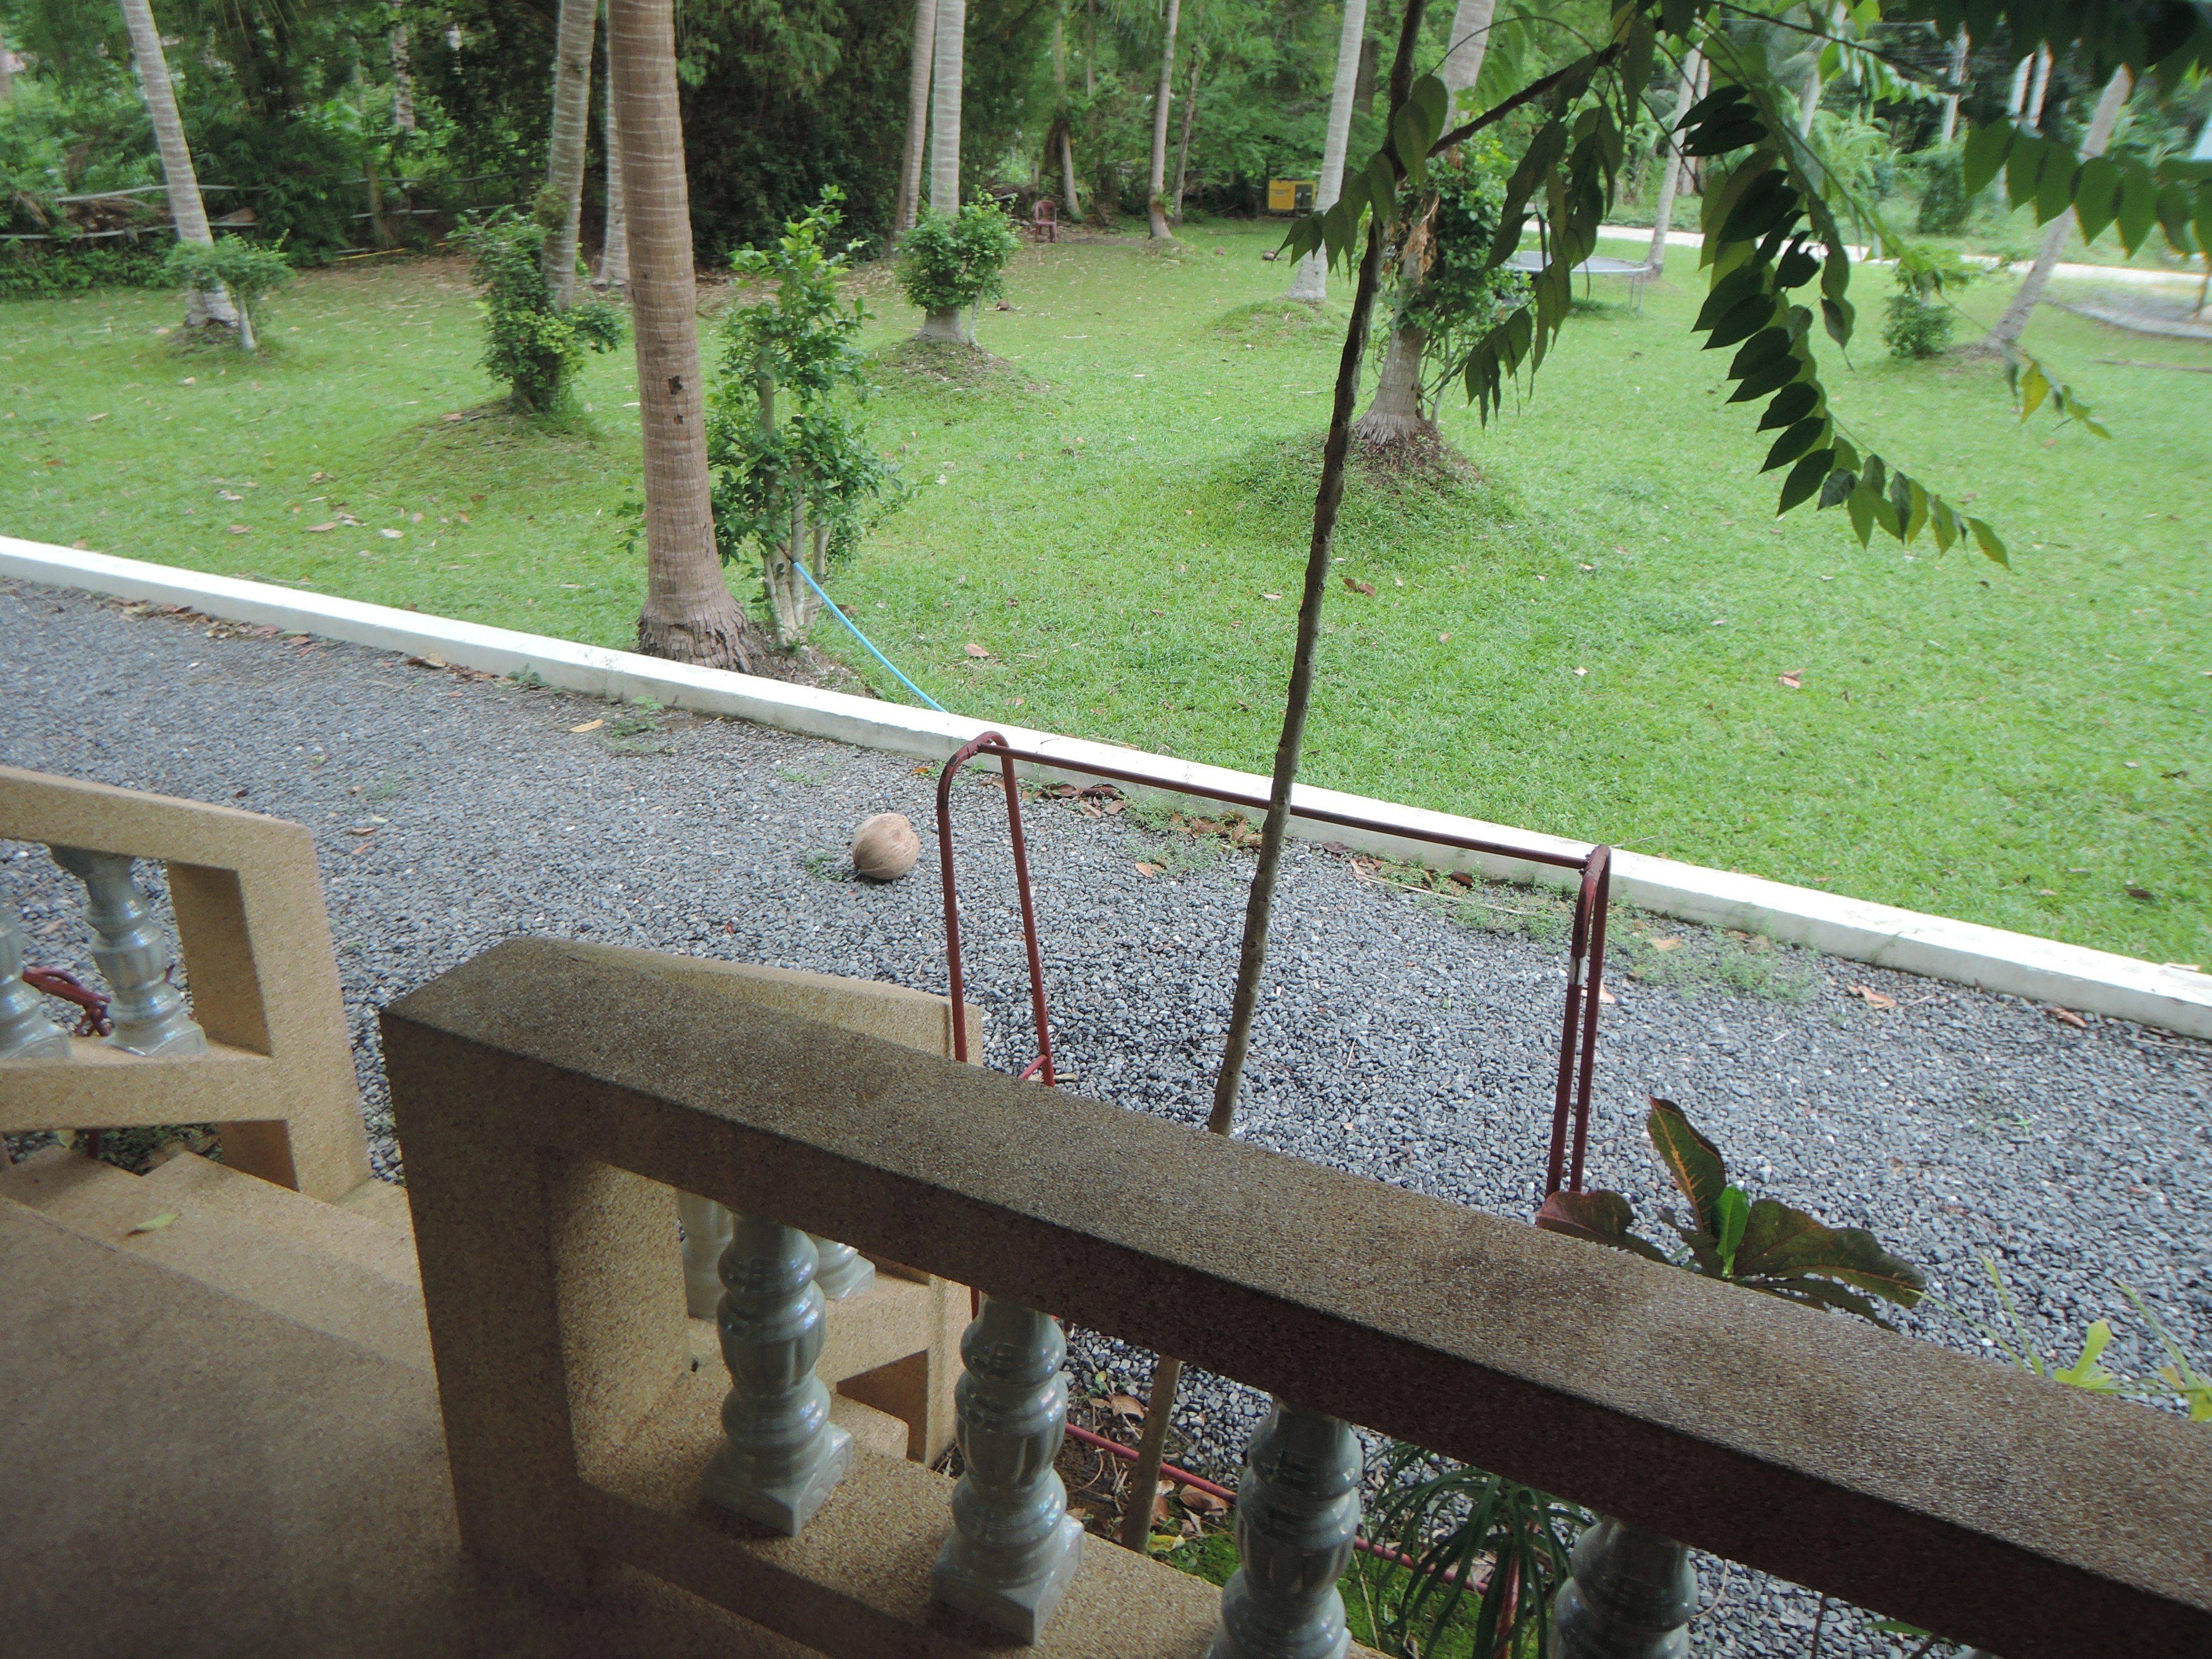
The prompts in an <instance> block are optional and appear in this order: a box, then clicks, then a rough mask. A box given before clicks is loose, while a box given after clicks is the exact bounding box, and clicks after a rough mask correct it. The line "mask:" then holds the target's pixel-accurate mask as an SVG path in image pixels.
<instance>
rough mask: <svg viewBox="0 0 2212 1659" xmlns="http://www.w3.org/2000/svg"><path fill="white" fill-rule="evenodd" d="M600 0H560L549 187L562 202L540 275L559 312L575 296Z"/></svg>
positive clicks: (547, 150)
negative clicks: (578, 223)
mask: <svg viewBox="0 0 2212 1659" xmlns="http://www.w3.org/2000/svg"><path fill="white" fill-rule="evenodd" d="M598 15H599V0H561V25H560V33H559V35H558V37H557V38H556V41H555V44H554V47H553V131H552V136H551V137H550V139H549V140H548V142H547V143H546V146H545V188H546V189H547V191H550V193H551V194H552V196H553V197H554V198H555V199H556V200H557V201H558V202H559V203H560V204H561V217H560V219H559V221H558V222H556V224H555V225H554V226H553V227H552V228H550V230H548V231H547V232H546V234H545V242H544V247H543V248H542V249H541V251H540V252H539V254H538V274H539V275H540V276H543V277H544V279H545V291H546V293H547V295H550V297H551V299H552V301H553V308H554V309H555V310H556V311H566V310H567V309H568V307H569V306H570V304H571V303H573V302H574V300H575V297H576V238H577V221H578V220H579V219H580V217H581V216H582V213H583V204H584V138H585V134H586V132H587V131H589V130H590V127H591V123H592V26H593V24H594V23H595V22H596V21H598Z"/></svg>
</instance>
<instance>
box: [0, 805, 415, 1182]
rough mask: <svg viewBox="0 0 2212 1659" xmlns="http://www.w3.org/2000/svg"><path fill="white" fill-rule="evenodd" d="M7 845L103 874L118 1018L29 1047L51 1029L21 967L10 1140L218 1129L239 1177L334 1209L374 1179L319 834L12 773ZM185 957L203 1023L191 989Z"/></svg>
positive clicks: (2, 1022)
mask: <svg viewBox="0 0 2212 1659" xmlns="http://www.w3.org/2000/svg"><path fill="white" fill-rule="evenodd" d="M0 839H4V840H9V841H24V842H38V843H41V844H44V845H45V846H46V847H48V848H51V849H52V853H53V856H54V859H55V860H56V862H58V864H60V865H61V866H63V868H64V869H66V870H68V871H70V872H72V873H73V874H75V875H76V876H77V877H78V878H80V879H82V881H83V882H84V883H85V885H86V892H87V899H88V902H87V910H86V920H87V921H88V923H89V924H90V926H91V928H92V933H93V960H94V963H96V964H97V966H98V968H99V969H100V975H101V976H102V977H103V978H104V979H105V980H106V986H107V991H108V994H109V996H110V999H111V1000H110V1004H109V1007H108V1016H109V1018H111V1019H112V1021H113V1022H114V1025H115V1030H114V1031H113V1033H112V1036H110V1037H109V1038H108V1039H107V1040H106V1041H100V1040H99V1039H95V1038H90V1037H76V1036H64V1037H63V1039H62V1040H61V1042H58V1043H57V1042H54V1041H53V1039H52V1035H51V1033H50V1032H41V1033H40V1037H39V1040H38V1041H36V1042H22V1041H21V1040H20V1033H21V1030H26V1029H31V1030H35V1029H36V1027H35V1026H26V1025H25V1024H24V1022H25V1020H26V1019H27V1018H28V1019H30V1020H33V1021H36V1020H40V1019H43V1018H44V1016H43V1015H42V1014H40V1013H39V1012H37V1010H36V1009H35V1007H33V1008H31V1009H29V1010H27V1009H26V1008H25V1006H24V1005H23V1002H22V1000H21V996H20V995H19V994H18V993H20V992H22V991H25V990H27V987H24V986H23V985H22V984H21V981H20V979H19V978H18V977H17V976H16V975H17V973H19V972H20V967H21V963H20V961H19V962H18V963H17V966H16V968H15V969H12V970H9V971H7V972H4V973H0V1131H4V1132H6V1133H11V1134H12V1133H24V1132H27V1131H31V1130H40V1129H48V1130H63V1131H68V1130H76V1129H118V1128H131V1127H153V1126H161V1125H167V1124H176V1123H204V1122H208V1121H213V1122H214V1123H215V1124H216V1127H217V1130H218V1133H220V1134H221V1137H222V1150H223V1159H224V1161H225V1162H226V1163H228V1164H229V1165H230V1166H231V1167H232V1168H233V1169H235V1170H241V1171H243V1172H244V1173H246V1174H248V1175H254V1176H261V1177H262V1178H264V1180H268V1181H273V1182H276V1183H277V1184H278V1185H279V1186H285V1187H295V1188H298V1189H299V1190H300V1191H301V1192H303V1193H306V1194H307V1195H308V1196H310V1197H313V1198H319V1199H324V1200H330V1201H332V1202H336V1201H338V1200H343V1199H345V1198H347V1197H348V1196H349V1194H355V1193H356V1192H360V1191H362V1189H363V1188H364V1187H365V1186H366V1184H367V1183H368V1182H370V1180H371V1179H372V1176H371V1175H370V1172H369V1167H368V1138H367V1136H366V1134H365V1133H363V1131H362V1121H361V1092H360V1088H359V1085H358V1084H357V1083H356V1079H355V1076H354V1067H353V1042H352V1037H351V1034H350V1033H349V1030H348V1029H347V1025H346V1018H345V1009H344V1006H343V1003H342V1002H341V1000H339V994H338V975H337V963H336V960H335V959H334V957H333V955H332V952H331V931H330V922H329V920H328V918H327V916H326V915H325V912H324V908H323V891H322V878H321V876H320V874H319V872H318V870H317V868H316V865H315V843H314V837H313V836H311V835H310V834H309V833H308V832H307V830H306V829H302V828H301V826H300V825H298V824H296V823H283V822H282V821H281V820H279V819H276V818H268V817H261V816H260V815H258V814H257V813H253V812H241V811H237V810H235V809H234V808H231V807H227V806H212V805H205V804H204V803H202V802H198V801H187V800H177V799H171V798H169V797H167V796H162V795H152V794H147V793H143V792H142V791H139V790H135V789H117V788H112V787H109V786H108V785H106V784H99V783H89V782H87V781H84V780H82V779H80V778H64V777H55V776H52V775H46V774H42V773H37V772H27V771H23V770H21V769H18V768H15V767H7V766H0ZM137 859H143V860H150V861H153V862H157V863H160V864H161V866H163V867H164V870H165V872H166V874H167V883H168V890H169V901H170V906H171V908H172V909H173V911H174V913H175V917H176V946H175V952H174V955H173V954H172V951H171V947H170V945H169V943H168V941H167V938H166V936H165V934H164V933H162V931H161V929H160V928H159V927H157V926H156V923H155V916H154V914H153V911H152V908H151V907H150V905H149V903H148V902H147V899H146V896H145V894H144V892H143V891H142V890H140V888H139V886H138V884H137V880H136V879H135V878H133V875H132V873H131V868H132V860H137ZM0 915H6V916H7V917H8V919H9V921H12V920H13V919H14V918H13V912H12V910H6V909H0ZM7 931H8V930H7V929H5V928H3V927H0V933H5V932H7ZM15 938H16V939H17V945H16V949H17V951H19V952H20V951H21V948H22V947H21V934H20V930H16V933H15ZM6 950H7V947H6V946H5V945H0V957H4V954H5V952H6ZM178 961H180V962H181V964H182V967H183V969H184V975H183V977H184V978H185V980H186V981H187V982H188V983H189V984H190V986H191V1008H190V1011H189V1012H187V1010H186V1008H185V999H184V995H183V993H182V992H181V991H180V990H179V987H177V986H176V985H174V984H173V983H172V982H171V968H172V965H173V963H175V962H178ZM34 1001H35V999H34ZM11 1009H12V1011H13V1012H12V1013H11V1012H9V1010H11ZM9 1030H15V1031H16V1032H17V1033H18V1039H17V1040H15V1041H11V1040H10V1039H9V1036H8V1035H7V1033H8V1032H9Z"/></svg>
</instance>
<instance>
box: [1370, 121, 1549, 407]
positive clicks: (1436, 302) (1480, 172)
mask: <svg viewBox="0 0 2212 1659" xmlns="http://www.w3.org/2000/svg"><path fill="white" fill-rule="evenodd" d="M1511 170H1512V169H1511V164H1510V158H1509V157H1508V156H1507V155H1506V153H1505V149H1504V146H1503V145H1502V144H1500V143H1498V140H1497V139H1496V138H1494V137H1492V136H1491V135H1489V134H1487V133H1486V134H1483V135H1482V136H1481V137H1478V138H1476V139H1474V140H1473V141H1471V142H1469V143H1465V144H1462V145H1461V146H1460V147H1459V148H1458V149H1455V150H1454V151H1453V152H1452V153H1451V154H1450V155H1443V156H1439V157H1438V158H1437V160H1436V161H1434V162H1433V163H1432V164H1431V166H1430V167H1429V169H1428V185H1427V188H1426V191H1425V192H1424V193H1423V194H1422V196H1421V197H1420V198H1419V205H1418V207H1417V208H1416V209H1415V210H1416V211H1420V212H1421V213H1422V216H1421V217H1420V219H1419V221H1418V222H1417V223H1416V224H1415V226H1414V227H1413V233H1412V234H1413V235H1415V236H1417V237H1418V238H1419V247H1420V251H1421V252H1422V255H1423V258H1422V265H1423V270H1422V274H1421V276H1420V279H1419V282H1411V281H1406V280H1404V279H1403V277H1402V275H1401V284H1400V289H1399V295H1398V318H1399V320H1400V321H1401V322H1402V323H1406V324H1410V325H1412V326H1413V327H1415V328H1418V329H1419V330H1421V331H1423V332H1424V333H1425V334H1426V335H1427V337H1428V341H1429V346H1430V356H1429V360H1428V361H1429V365H1430V369H1431V373H1432V374H1434V375H1436V376H1437V378H1438V379H1439V380H1441V381H1443V382H1446V383H1448V382H1449V381H1452V380H1457V379H1458V378H1459V376H1460V374H1461V373H1462V370H1463V369H1464V368H1465V367H1466V362H1467V354H1468V352H1469V351H1471V350H1472V349H1474V344H1475V342H1476V341H1478V340H1480V338H1481V337H1483V336H1484V335H1486V334H1487V333H1488V332H1489V331H1491V329H1492V327H1494V326H1495V325H1497V322H1498V319H1499V318H1500V317H1501V316H1503V315H1504V314H1505V313H1507V312H1509V311H1510V310H1511V309H1513V307H1516V306H1517V305H1519V304H1520V303H1521V302H1522V301H1523V300H1524V299H1525V298H1526V297H1527V296H1528V279H1527V278H1526V277H1525V276H1522V275H1521V274H1520V272H1518V271H1516V270H1508V269H1506V268H1505V267H1504V266H1502V265H1493V264H1492V263H1491V260H1490V251H1491V249H1492V247H1493V246H1496V244H1497V241H1498V215H1499V213H1500V211H1501V210H1503V208H1504V205H1505V176H1506V174H1507V173H1510V171H1511Z"/></svg>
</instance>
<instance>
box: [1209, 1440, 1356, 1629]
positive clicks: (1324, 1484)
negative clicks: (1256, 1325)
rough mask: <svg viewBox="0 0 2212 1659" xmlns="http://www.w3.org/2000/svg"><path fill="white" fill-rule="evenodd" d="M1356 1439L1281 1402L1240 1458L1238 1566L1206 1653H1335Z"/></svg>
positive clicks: (1350, 1530) (1348, 1554)
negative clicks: (1240, 1561) (1242, 1460)
mask: <svg viewBox="0 0 2212 1659" xmlns="http://www.w3.org/2000/svg"><path fill="white" fill-rule="evenodd" d="M1362 1461H1363V1460H1362V1458H1361V1455H1360V1450H1359V1437H1358V1436H1357V1435H1355V1434H1354V1433H1353V1432H1352V1425H1350V1424H1348V1423H1346V1422H1343V1421H1342V1420H1340V1419H1337V1418H1334V1417H1329V1416H1327V1415H1325V1414H1323V1413H1320V1412H1314V1411H1308V1410H1306V1409H1305V1408H1304V1407H1301V1406H1293V1405H1291V1403H1290V1402H1289V1401H1286V1400H1282V1399H1278V1400H1276V1401H1275V1402H1274V1404H1273V1406H1272V1407H1269V1409H1268V1412H1267V1419H1266V1420H1265V1421H1264V1422H1262V1423H1261V1425H1260V1431H1259V1432H1258V1433H1257V1434H1255V1435H1254V1436H1253V1437H1252V1443H1251V1445H1250V1446H1249V1448H1247V1449H1246V1450H1245V1454H1244V1474H1243V1479H1242V1480H1239V1481H1238V1482H1237V1518H1236V1522H1235V1535H1236V1539H1237V1555H1238V1557H1239V1559H1241V1560H1242V1561H1243V1565H1241V1566H1240V1567H1238V1568H1237V1571H1235V1572H1234V1573H1233V1574H1231V1576H1230V1579H1229V1583H1228V1585H1227V1587H1226V1588H1225V1589H1223V1591H1222V1592H1221V1623H1220V1625H1219V1626H1218V1627H1217V1628H1216V1630H1215V1632H1214V1636H1213V1645H1212V1647H1211V1648H1209V1649H1208V1650H1206V1659H1342V1656H1343V1655H1344V1653H1345V1652H1346V1650H1347V1649H1349V1648H1350V1646H1351V1645H1352V1637H1351V1633H1350V1632H1348V1631H1347V1630H1346V1628H1345V1624H1344V1598H1343V1596H1341V1595H1339V1594H1338V1593H1337V1589H1336V1585H1337V1581H1338V1580H1339V1579H1340V1578H1342V1577H1344V1572H1345V1569H1346V1567H1347V1566H1349V1565H1351V1563H1352V1537H1353V1534H1356V1533H1357V1532H1358V1530H1359V1476H1360V1469H1361V1465H1362Z"/></svg>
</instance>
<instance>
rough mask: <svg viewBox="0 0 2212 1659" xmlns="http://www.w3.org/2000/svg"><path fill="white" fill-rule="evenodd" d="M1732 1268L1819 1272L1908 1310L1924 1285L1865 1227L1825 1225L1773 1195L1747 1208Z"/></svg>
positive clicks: (1787, 1275) (1767, 1273)
mask: <svg viewBox="0 0 2212 1659" xmlns="http://www.w3.org/2000/svg"><path fill="white" fill-rule="evenodd" d="M1736 1272H1737V1273H1738V1275H1739V1276H1740V1277H1742V1278H1746V1279H1749V1278H1752V1277H1753V1276H1754V1275H1756V1276H1759V1277H1763V1278H1771V1279H1791V1278H1796V1277H1801V1276H1803V1275H1807V1274H1817V1275H1819V1276H1820V1277H1821V1278H1824V1279H1841V1280H1842V1281H1843V1282H1844V1284H1846V1285H1856V1286H1857V1288H1859V1289H1860V1290H1863V1291H1871V1292H1873V1293H1874V1294H1875V1295H1876V1296H1878V1297H1881V1298H1882V1299H1883V1300H1884V1301H1887V1302H1894V1303H1897V1304H1899V1305H1900V1306H1903V1307H1907V1308H1909V1307H1911V1305H1912V1304H1914V1303H1916V1302H1917V1301H1919V1300H1920V1297H1921V1294H1922V1292H1923V1291H1925V1290H1926V1289H1927V1285H1928V1281H1927V1280H1926V1279H1924V1278H1923V1277H1922V1276H1921V1273H1920V1270H1919V1269H1918V1268H1917V1267H1913V1266H1912V1264H1911V1262H1909V1261H1902V1260H1900V1259H1899V1258H1898V1257H1896V1256H1893V1255H1890V1253H1889V1252H1888V1251H1887V1250H1885V1249H1882V1248H1881V1241H1879V1240H1878V1239H1876V1238H1875V1236H1874V1235H1873V1234H1872V1233H1870V1232H1868V1231H1866V1230H1865V1229H1864V1228H1863V1227H1843V1228H1832V1227H1829V1226H1827V1225H1825V1224H1823V1223H1821V1222H1820V1221H1816V1220H1814V1218H1812V1217H1811V1216H1809V1215H1807V1214H1806V1213H1805V1212H1803V1211H1802V1210H1797V1209H1793V1208H1791V1207H1790V1206H1789V1205H1787V1204H1783V1203H1780V1202H1778V1201H1777V1200H1774V1199H1771V1198H1762V1199H1760V1200H1758V1201H1757V1202H1756V1203H1754V1204H1753V1205H1752V1206H1751V1214H1750V1217H1749V1218H1748V1220H1747V1223H1746V1225H1745V1227H1744V1235H1743V1248H1742V1249H1741V1251H1740V1252H1738V1254H1737V1255H1736Z"/></svg>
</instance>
